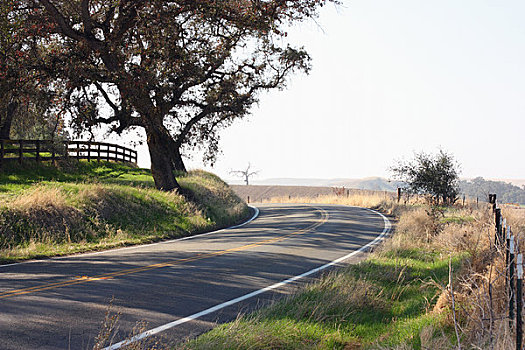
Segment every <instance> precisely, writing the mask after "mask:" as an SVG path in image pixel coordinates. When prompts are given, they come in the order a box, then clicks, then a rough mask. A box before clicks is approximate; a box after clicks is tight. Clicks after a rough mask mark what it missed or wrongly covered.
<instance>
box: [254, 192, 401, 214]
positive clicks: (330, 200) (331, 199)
mask: <svg viewBox="0 0 525 350" xmlns="http://www.w3.org/2000/svg"><path fill="white" fill-rule="evenodd" d="M263 203H317V204H338V205H349V206H355V207H364V208H372V209H377V210H381V211H383V212H384V213H386V214H389V215H394V216H396V215H399V214H400V212H401V211H402V210H403V208H404V207H405V205H403V204H399V203H397V201H396V200H395V199H394V198H393V197H392V196H391V194H389V193H385V192H377V193H367V194H359V193H350V194H349V195H348V196H346V195H341V196H337V195H323V196H317V197H289V196H288V197H286V196H285V197H273V198H271V199H267V200H263Z"/></svg>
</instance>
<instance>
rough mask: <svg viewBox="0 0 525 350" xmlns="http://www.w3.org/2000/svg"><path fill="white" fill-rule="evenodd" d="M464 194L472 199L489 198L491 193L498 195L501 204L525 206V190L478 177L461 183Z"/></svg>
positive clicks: (506, 183)
mask: <svg viewBox="0 0 525 350" xmlns="http://www.w3.org/2000/svg"><path fill="white" fill-rule="evenodd" d="M460 187H461V190H462V192H463V193H465V194H466V195H467V196H468V197H471V198H475V197H478V198H480V199H481V198H487V197H488V194H489V193H496V194H497V195H498V201H499V202H500V203H519V204H524V205H525V189H524V188H523V187H518V186H515V185H513V184H511V183H508V182H503V181H493V180H485V179H484V178H482V177H477V178H475V179H472V180H463V181H461V182H460Z"/></svg>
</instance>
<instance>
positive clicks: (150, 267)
mask: <svg viewBox="0 0 525 350" xmlns="http://www.w3.org/2000/svg"><path fill="white" fill-rule="evenodd" d="M314 208H315V209H317V210H318V211H319V212H320V213H321V218H320V219H319V220H318V221H317V222H315V223H314V224H312V225H310V226H308V227H306V228H304V229H301V230H299V231H295V232H292V233H289V234H286V235H283V236H279V237H274V238H269V239H265V240H262V241H259V242H255V243H251V244H247V245H243V246H240V247H236V248H230V249H225V250H220V251H217V252H212V253H200V254H197V255H194V256H192V257H189V258H183V259H177V260H174V261H168V262H164V263H157V264H152V265H147V266H142V267H136V268H131V269H124V270H120V271H115V272H109V273H105V274H101V275H97V276H93V277H89V276H80V277H77V278H74V279H72V280H68V281H62V282H55V283H48V284H44V285H41V286H35V287H29V288H22V289H16V290H11V291H7V292H3V293H0V299H4V298H8V297H12V296H16V295H24V294H30V293H34V292H40V291H44V290H48V289H54V288H60V287H66V286H72V285H75V284H81V283H87V282H94V281H100V280H107V279H111V278H113V277H118V276H125V275H130V274H135V273H139V272H144V271H149V270H154V269H159V268H162V267H169V266H175V265H179V264H182V263H186V262H192V261H197V260H202V259H206V258H211V257H214V256H220V255H225V254H229V253H233V252H238V251H243V250H247V249H250V248H254V247H259V246H261V245H265V244H271V243H275V242H280V241H283V240H285V239H287V238H290V237H292V236H295V235H300V234H304V233H307V232H310V231H312V230H315V229H316V228H318V227H319V226H321V225H322V224H324V223H325V222H326V221H328V218H329V215H328V213H327V212H326V211H325V210H324V209H322V208H319V207H314Z"/></svg>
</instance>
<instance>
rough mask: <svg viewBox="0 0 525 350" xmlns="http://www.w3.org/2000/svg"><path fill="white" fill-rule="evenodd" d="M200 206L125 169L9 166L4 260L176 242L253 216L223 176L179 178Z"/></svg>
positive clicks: (2, 213) (143, 172) (0, 203)
mask: <svg viewBox="0 0 525 350" xmlns="http://www.w3.org/2000/svg"><path fill="white" fill-rule="evenodd" d="M178 181H179V182H180V184H181V186H182V187H183V188H184V189H186V190H189V191H191V192H192V193H193V197H194V198H195V200H194V202H188V201H187V200H186V199H185V198H184V197H182V196H180V195H178V194H177V193H174V192H162V191H158V190H156V189H155V188H154V182H153V178H152V177H151V174H150V171H149V170H147V169H140V168H136V167H132V166H128V165H125V164H118V163H109V162H108V163H106V162H101V163H96V162H91V163H88V162H76V161H74V162H72V163H62V164H61V165H60V166H58V167H54V166H52V165H50V164H47V165H46V164H43V165H42V164H41V165H38V164H34V163H28V164H26V165H23V166H20V165H17V164H11V165H9V167H7V168H3V169H1V171H0V231H1V232H2V235H1V236H0V261H2V262H11V261H16V260H22V259H29V258H37V257H49V256H55V255H63V254H69V253H76V252H83V251H89V250H100V249H107V248H112V247H116V246H123V245H130V244H139V243H147V242H153V241H158V240H162V239H168V238H178V237H183V236H188V235H192V234H196V233H200V232H205V231H209V230H213V229H217V228H221V227H225V226H228V225H231V224H233V223H236V222H239V221H242V220H243V219H244V218H246V216H247V215H248V214H249V209H248V208H247V206H246V204H245V203H244V202H242V201H241V200H240V199H239V198H238V197H237V196H236V195H235V194H234V193H233V192H232V191H231V190H230V188H229V187H228V186H227V185H226V184H225V183H224V182H223V181H222V180H221V179H219V178H218V177H216V176H215V175H213V174H209V173H206V172H203V171H193V172H189V173H188V174H181V175H180V176H179V177H178Z"/></svg>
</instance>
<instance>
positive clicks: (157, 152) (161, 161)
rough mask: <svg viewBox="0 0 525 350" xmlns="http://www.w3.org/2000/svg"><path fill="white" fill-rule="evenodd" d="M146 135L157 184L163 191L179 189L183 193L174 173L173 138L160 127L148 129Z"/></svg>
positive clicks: (152, 170) (152, 171)
mask: <svg viewBox="0 0 525 350" xmlns="http://www.w3.org/2000/svg"><path fill="white" fill-rule="evenodd" d="M146 135H147V139H148V148H149V153H150V158H151V174H152V175H153V180H154V181H155V186H156V187H157V189H159V190H162V191H171V190H174V189H177V190H178V191H179V193H182V189H181V187H180V186H179V184H178V183H177V179H176V178H175V174H174V170H175V167H174V150H173V147H172V146H173V139H172V138H171V136H170V135H169V134H167V132H164V131H163V130H159V129H154V130H152V129H149V130H146Z"/></svg>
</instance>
